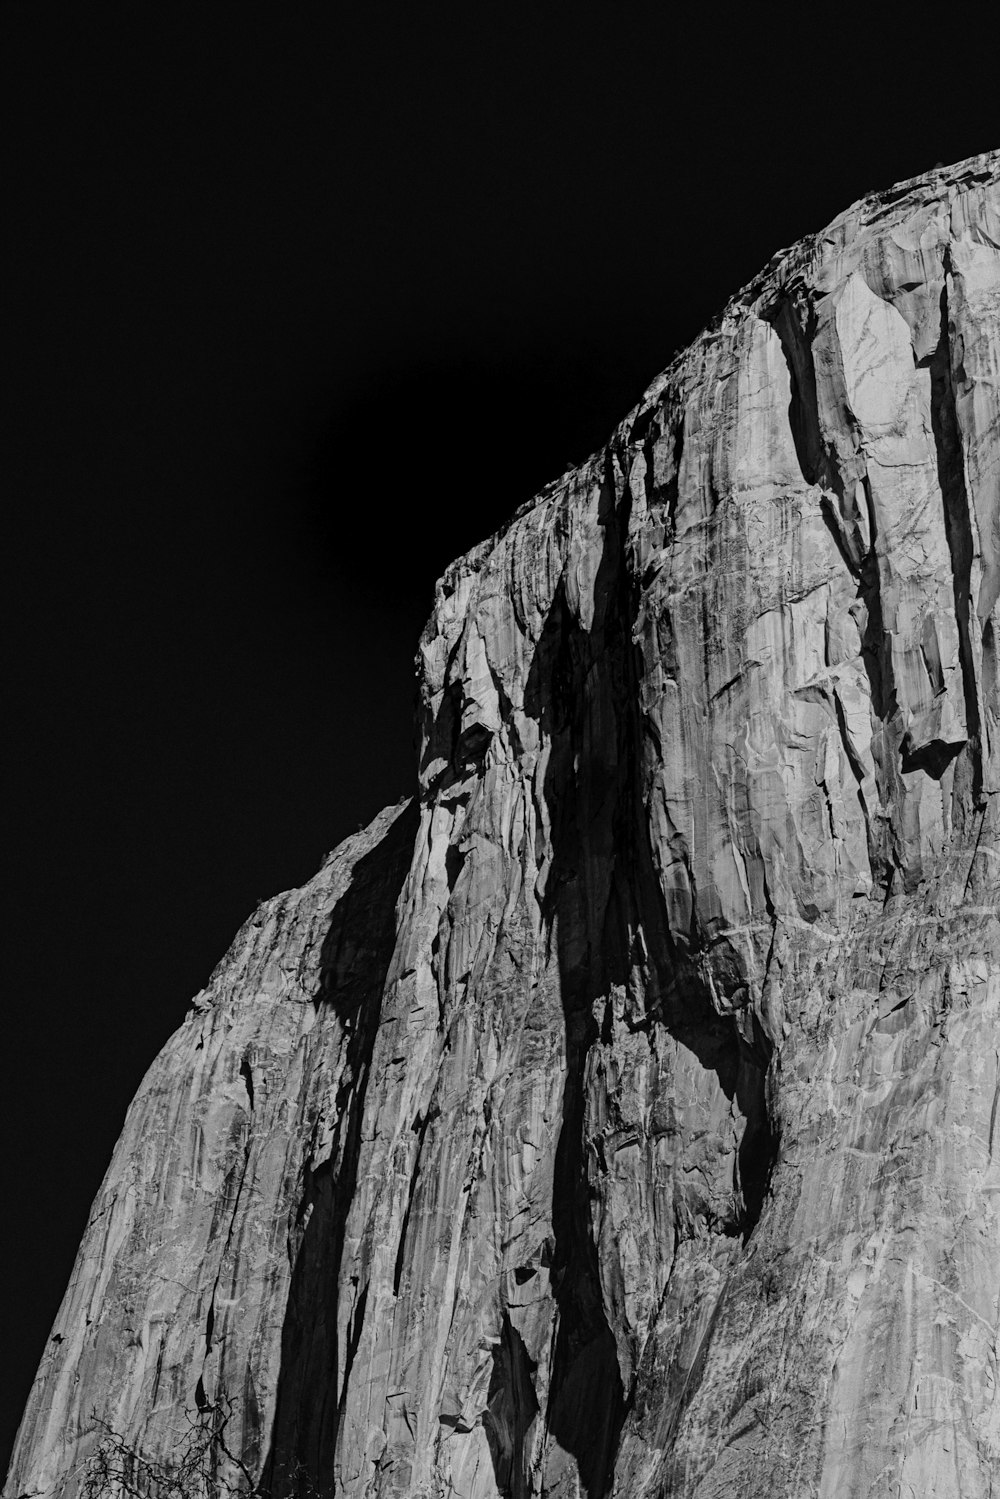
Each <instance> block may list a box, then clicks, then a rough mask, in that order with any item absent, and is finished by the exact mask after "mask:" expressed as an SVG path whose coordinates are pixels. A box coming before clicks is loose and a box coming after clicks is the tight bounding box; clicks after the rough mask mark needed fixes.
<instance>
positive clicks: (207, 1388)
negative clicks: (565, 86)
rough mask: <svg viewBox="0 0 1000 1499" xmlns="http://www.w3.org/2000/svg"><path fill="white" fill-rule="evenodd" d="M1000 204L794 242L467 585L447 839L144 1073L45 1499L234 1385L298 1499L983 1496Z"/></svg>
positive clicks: (30, 1442)
mask: <svg viewBox="0 0 1000 1499" xmlns="http://www.w3.org/2000/svg"><path fill="white" fill-rule="evenodd" d="M998 175H1000V156H996V155H994V156H988V157H978V158H975V159H974V160H972V161H969V162H966V163H964V164H962V165H961V166H958V167H955V168H952V169H949V170H942V171H936V172H934V173H932V174H930V175H929V176H927V177H924V178H920V179H917V180H915V181H913V182H909V183H904V184H902V185H900V186H899V187H897V188H895V189H893V190H892V191H891V192H888V193H883V194H880V195H877V196H873V197H870V198H868V199H866V200H865V201H864V202H862V203H860V204H857V205H855V207H853V208H851V209H850V210H849V211H848V212H847V213H846V214H844V215H843V216H842V217H841V218H839V219H837V220H835V222H834V223H833V224H832V225H830V227H829V228H828V229H826V230H824V231H823V232H822V233H821V234H818V235H816V236H815V237H814V238H812V239H809V240H806V241H804V242H803V243H802V244H800V245H798V246H796V247H795V248H794V249H792V250H790V251H787V252H783V253H782V254H780V255H779V256H777V257H775V259H774V260H773V261H772V263H771V265H770V266H769V267H768V268H767V270H766V271H765V272H764V273H763V274H762V275H761V276H760V278H759V279H758V280H757V281H756V282H754V283H753V284H752V285H751V286H749V287H748V288H746V289H745V290H744V292H742V293H741V294H740V296H739V297H737V298H736V299H735V300H734V301H733V302H732V303H731V304H730V306H729V307H728V308H727V309H726V311H725V313H724V314H723V316H722V317H721V318H720V319H719V321H718V323H717V324H716V325H715V326H713V327H712V328H710V329H709V330H708V331H706V332H705V333H704V334H703V335H702V336H701V337H700V338H699V339H698V340H697V341H696V342H695V344H694V345H693V346H692V347H691V348H690V349H689V350H687V351H686V352H685V353H684V354H683V355H681V356H680V357H679V358H678V359H676V360H675V362H674V363H673V364H672V365H671V367H670V368H669V370H668V371H667V372H666V373H665V374H664V375H663V376H662V377H661V378H660V379H659V380H657V381H656V383H655V384H654V385H653V387H652V388H651V389H650V390H649V392H648V393H647V394H646V396H645V397H644V398H643V400H642V402H641V403H640V405H639V406H638V407H637V408H636V409H635V410H634V411H633V412H632V413H630V415H629V416H628V417H627V418H626V420H625V421H624V422H623V423H622V425H621V426H620V427H619V428H618V430H617V431H616V432H615V433H614V435H613V437H612V438H611V440H610V442H609V443H608V445H607V447H606V448H605V449H604V450H603V451H602V452H600V453H598V454H596V455H595V456H594V457H593V458H592V459H590V460H589V461H588V462H587V463H585V464H584V465H583V466H582V467H581V468H580V469H578V470H576V471H574V472H572V473H567V474H566V475H564V476H563V478H561V479H560V480H558V481H557V482H556V483H554V484H552V485H550V486H549V487H548V488H547V489H545V490H544V491H543V492H542V493H541V494H540V495H539V496H538V497H537V498H536V499H535V500H533V501H532V502H531V503H530V504H529V505H527V506H526V507H524V508H523V509H522V510H521V511H520V512H519V513H518V514H517V515H516V516H515V517H514V519H513V521H512V522H511V523H510V525H509V526H508V527H507V528H506V529H505V530H504V531H503V532H502V533H501V534H500V535H498V536H496V537H494V538H493V539H492V540H491V541H488V542H485V543H484V544H483V545H481V546H480V547H478V548H476V549H475V550H474V551H473V552H471V553H470V554H469V555H468V556H467V557H465V558H463V559H462V560H461V561H459V562H457V563H456V564H455V565H454V566H453V567H452V568H451V569H450V570H449V571H448V573H447V574H446V575H445V577H444V579H443V580H442V581H441V583H440V584H439V586H438V591H437V600H436V605H435V609H434V613H433V616H432V618H431V621H430V623H429V625H428V627H427V630H426V632H425V634H424V637H423V639H422V641H421V645H420V656H419V668H420V681H421V691H422V704H423V748H422V759H421V794H420V799H419V805H418V806H414V807H404V808H400V809H395V810H392V811H389V812H386V813H383V814H382V815H381V817H379V818H378V819H376V821H375V822H374V823H373V824H372V826H371V827H370V828H369V829H368V830H367V831H366V832H365V833H363V834H360V835H359V836H358V837H356V838H352V839H349V840H348V842H347V843H346V844H344V845H343V846H342V847H341V848H340V849H339V850H337V852H336V853H335V854H334V855H332V856H331V858H330V860H329V861H328V863H327V864H326V865H325V866H324V868H323V869H322V870H321V871H320V873H319V875H317V877H316V878H315V879H314V880H313V881H312V882H311V883H310V884H309V885H307V886H305V888H304V889H303V890H301V891H298V892H294V893H293V894H291V895H286V896H281V897H279V898H277V899H276V900H274V901H270V902H268V903H267V904H265V905H264V906H262V907H261V909H260V910H259V911H258V912H257V914H256V915H255V916H254V917H253V918H252V919H251V921H250V922H249V923H248V925H247V926H246V927H245V928H244V930H243V931H242V932H241V934H240V936H239V937H238V938H237V940H236V944H235V945H234V947H233V949H232V951H231V953H230V954H229V956H228V957H227V958H226V960H225V961H224V963H223V964H222V965H221V966H220V968H219V970H218V971H217V973H216V974H215V976H214V978H213V980H212V983H211V984H210V986H209V988H208V989H207V990H206V991H205V992H204V993H203V994H202V995H200V996H199V997H198V999H197V1000H196V1002H195V1006H194V1009H193V1010H192V1012H191V1014H190V1016H189V1017H188V1019H187V1021H186V1022H185V1024H184V1025H183V1027H182V1028H181V1030H180V1031H179V1032H178V1033H177V1035H176V1036H175V1037H174V1039H173V1040H172V1041H171V1043H170V1044H169V1046H168V1047H167V1049H166V1050H165V1051H164V1053H163V1054H162V1055H161V1056H160V1057H159V1058H158V1059H157V1061H156V1063H155V1064H154V1066H153V1068H152V1070H151V1071H150V1073H149V1076H148V1077H147V1079H146V1081H145V1082H144V1084H143V1086H142V1089H141V1090H140V1093H139V1096H138V1097H137V1099H136V1101H135V1103H134V1104H133V1106H132V1109H131V1112H130V1114H129V1116H128V1120H127V1122H126V1125H125V1130H124V1133H123V1135H122V1140H121V1143H120V1145H119V1147H118V1150H117V1153H116V1155H115V1158H114V1161H113V1163H112V1166H111V1169H110V1171H109V1174H108V1177H107V1180H106V1182H105V1184H104V1186H103V1187H102V1189H101V1192H100V1195H99V1197H98V1200H97V1203H96V1205H95V1209H94V1214H93V1218H92V1220H91V1223H90V1225H89V1227H88V1229H87V1234H86V1237H85V1239H84V1243H83V1246H82V1248H81V1251H80V1257H79V1260H78V1263H77V1266H76V1269H75V1271H74V1274H73V1279H72V1282H71V1285H70V1289H69V1291H68V1292H67V1296H66V1300H65V1302H64V1305H63V1307H62V1309H61V1311H60V1313H59V1317H58V1320H57V1323H56V1327H55V1331H54V1335H53V1341H52V1343H51V1345H50V1351H49V1353H48V1354H47V1356H46V1359H45V1361H44V1363H43V1366H42V1368H41V1370H40V1372H39V1375H38V1379H37V1383H36V1385H35V1388H34V1391H33V1393H32V1397H31V1401H30V1404H29V1407H28V1411H27V1414H26V1416H25V1420H24V1425H23V1428H22V1431H21V1435H20V1439H19V1445H18V1448H17V1452H16V1455H15V1460H14V1466H13V1470H12V1476H11V1479H10V1481H9V1487H8V1489H7V1491H6V1492H7V1494H8V1495H9V1496H14V1495H21V1494H25V1493H30V1494H44V1495H55V1494H66V1495H70V1496H71V1495H73V1494H74V1493H75V1492H76V1491H77V1488H78V1484H79V1473H80V1472H81V1471H82V1469H81V1464H85V1461H86V1458H87V1454H88V1451H89V1450H92V1447H93V1443H94V1441H95V1437H94V1434H93V1425H92V1411H93V1409H94V1408H95V1407H96V1410H97V1413H98V1414H99V1415H100V1416H101V1417H102V1418H104V1419H106V1420H107V1421H109V1422H110V1423H111V1424H112V1425H113V1426H115V1427H116V1429H118V1430H121V1431H124V1432H127V1433H128V1434H129V1436H130V1437H133V1438H134V1439H135V1440H136V1442H138V1443H140V1444H142V1445H144V1446H145V1447H146V1449H147V1450H148V1451H150V1452H151V1453H159V1454H161V1455H162V1454H166V1453H169V1450H170V1448H171V1444H173V1443H175V1442H176V1441H177V1438H178V1435H179V1433H180V1432H181V1431H182V1430H183V1411H184V1408H185V1406H189V1407H190V1406H193V1405H195V1403H196V1402H197V1403H201V1404H205V1403H210V1402H212V1401H214V1400H216V1399H218V1398H219V1396H220V1394H223V1393H225V1394H227V1395H228V1396H229V1397H230V1398H231V1399H232V1400H233V1401H234V1402H235V1404H236V1408H237V1410H238V1414H239V1421H240V1426H241V1438H242V1443H243V1446H242V1451H243V1454H244V1457H245V1460H246V1462H247V1463H248V1464H249V1465H250V1467H251V1468H252V1469H253V1470H254V1471H255V1472H258V1471H259V1472H262V1473H263V1475H264V1477H265V1479H266V1480H268V1481H270V1482H271V1484H272V1488H273V1490H274V1492H275V1493H276V1494H281V1493H288V1492H303V1493H304V1492H306V1487H307V1480H308V1478H309V1475H311V1481H312V1482H313V1483H314V1485H315V1486H316V1487H318V1489H319V1491H320V1492H322V1493H337V1494H343V1495H345V1496H352V1499H354V1496H357V1499H360V1496H362V1495H364V1496H374V1495H378V1496H388V1495H400V1496H402V1495H408V1496H414V1499H415V1496H418V1495H419V1496H431V1495H434V1496H444V1495H454V1496H461V1499H486V1496H491V1495H496V1494H504V1495H510V1496H514V1499H522V1496H528V1495H533V1494H545V1495H552V1496H564V1495H565V1496H570V1495H578V1494H585V1495H587V1496H588V1499H603V1496H604V1495H606V1494H614V1495H616V1496H621V1499H626V1496H627V1499H643V1496H660V1495H663V1496H668V1495H669V1496H678V1499H680V1496H685V1499H686V1496H695V1495H697V1496H699V1499H709V1496H714V1495H723V1494H725V1495H730V1494H732V1493H738V1494H742V1495H746V1496H748V1499H752V1496H765V1495H766V1496H769V1499H771V1496H773V1499H779V1496H787V1499H804V1496H808V1495H812V1496H823V1499H832V1496H834V1495H836V1496H838V1499H848V1496H874V1495H886V1496H888V1495H893V1496H896V1495H902V1496H906V1495H919V1496H929V1495H954V1496H957V1495H963V1496H984V1499H985V1496H987V1495H989V1494H991V1493H992V1492H993V1487H994V1479H996V1478H1000V1402H998V1399H997V1378H998V1368H997V1357H998V1347H997V1341H998V1310H1000V1233H998V1197H1000V1127H998V1120H997V1115H998V1098H1000V922H998V894H1000V795H998V793H1000V693H998V680H997V671H998V667H997V638H996V631H997V612H998V611H997V608H996V602H997V596H998V592H1000V404H998V375H1000V187H998ZM74 1474H75V1475H77V1476H75V1477H74ZM293 1474H294V1475H296V1476H295V1477H294V1478H292V1477H290V1476H289V1475H293Z"/></svg>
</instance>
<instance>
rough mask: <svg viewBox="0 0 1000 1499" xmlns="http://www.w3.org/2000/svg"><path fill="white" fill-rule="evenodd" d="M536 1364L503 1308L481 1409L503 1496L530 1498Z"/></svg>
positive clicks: (535, 1402)
mask: <svg viewBox="0 0 1000 1499" xmlns="http://www.w3.org/2000/svg"><path fill="white" fill-rule="evenodd" d="M536 1368H537V1366H536V1365H535V1364H534V1363H533V1362H532V1360H531V1359H530V1358H529V1356H528V1350H527V1349H526V1348H525V1346H524V1339H523V1338H522V1337H521V1335H520V1333H519V1332H518V1331H517V1329H516V1328H515V1327H514V1326H513V1324H512V1323H511V1320H510V1317H509V1315H508V1314H507V1313H506V1312H505V1313H504V1316H503V1321H502V1325H501V1332H500V1342H499V1344H498V1346H497V1348H496V1349H495V1350H494V1353H493V1372H492V1374H491V1376H490V1383H489V1389H488V1391H487V1395H486V1410H485V1411H484V1412H483V1428H484V1430H485V1432H486V1440H487V1442H488V1444H489V1450H490V1458H491V1460H492V1463H493V1471H494V1474H495V1475H496V1482H497V1489H498V1490H499V1492H500V1493H501V1494H502V1495H503V1496H504V1499H530V1496H531V1492H532V1490H531V1465H530V1445H529V1438H530V1433H531V1429H532V1427H533V1425H534V1422H535V1418H536V1416H537V1415H538V1397H537V1395H536V1393H535V1386H534V1374H535V1371H536Z"/></svg>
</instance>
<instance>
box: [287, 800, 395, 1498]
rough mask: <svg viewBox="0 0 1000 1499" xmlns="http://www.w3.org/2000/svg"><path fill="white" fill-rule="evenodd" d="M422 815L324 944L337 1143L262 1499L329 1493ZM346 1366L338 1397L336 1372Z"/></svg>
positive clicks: (297, 1247) (303, 1279) (327, 1164)
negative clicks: (370, 1137) (384, 1030)
mask: <svg viewBox="0 0 1000 1499" xmlns="http://www.w3.org/2000/svg"><path fill="white" fill-rule="evenodd" d="M417 823H418V809H417V806H416V804H415V803H411V804H410V806H409V807H407V808H406V809H405V810H404V811H403V812H401V813H400V814H399V815H398V816H397V817H396V819H395V821H394V822H393V823H392V824H391V825H390V827H389V828H388V829H387V830H386V832H385V834H384V836H383V838H382V841H381V842H380V843H379V844H378V845H377V846H376V847H375V848H373V849H372V850H371V852H370V853H368V854H366V855H365V856H364V857H363V858H361V859H359V860H358V862H357V863H356V864H355V866H354V869H353V872H352V876H351V883H350V885H349V886H348V888H347V890H346V891H345V893H344V894H343V895H342V896H341V898H340V900H339V901H338V902H337V905H336V907H335V908H334V911H333V914H332V917H331V920H330V926H329V928H328V930H327V933H326V936H325V938H324V941H323V947H322V952H321V958H320V982H319V985H318V988H317V992H316V995H315V996H314V1003H315V1005H316V1007H317V1009H323V1008H327V1007H328V1008H329V1009H331V1010H332V1011H333V1012H334V1013H335V1014H336V1016H337V1019H338V1020H339V1022H340V1025H341V1026H342V1028H343V1035H344V1041H345V1056H344V1060H343V1065H342V1069H341V1072H340V1078H339V1083H338V1087H337V1095H336V1099H335V1101H334V1106H333V1116H334V1118H335V1120H336V1131H335V1136H334V1140H333V1144H332V1147H331V1149H330V1151H329V1154H328V1155H326V1156H325V1157H324V1159H323V1160H322V1161H319V1162H314V1161H313V1160H312V1159H311V1158H307V1160H306V1161H305V1162H304V1165H303V1191H302V1197H301V1201H300V1204H299V1211H298V1216H297V1224H298V1226H297V1228H296V1235H298V1236H300V1237H299V1239H298V1243H297V1244H294V1243H293V1245H291V1246H290V1249H291V1250H292V1252H293V1253H294V1267H293V1270H292V1281H291V1287H290V1290H289V1295H288V1301H287V1306H286V1313H285V1322H284V1327H283V1329H282V1338H281V1366H280V1372H279V1376H278V1391H277V1399H276V1408H275V1416H274V1422H273V1426H272V1437H271V1447H270V1450H269V1452H268V1456H267V1459H266V1462H265V1464H264V1469H263V1480H262V1484H263V1491H264V1492H265V1493H266V1494H268V1495H273V1499H291V1496H295V1495H301V1496H306V1495H314V1494H318V1493H320V1494H325V1493H332V1492H333V1478H332V1475H333V1473H334V1468H335V1449H336V1440H337V1431H338V1428H339V1424H340V1418H341V1412H342V1405H343V1399H344V1398H345V1396H346V1392H347V1389H348V1387H349V1378H350V1372H351V1367H352V1365H353V1361H354V1358H355V1355H356V1353H357V1349H358V1345H359V1341H360V1337H361V1333H362V1330H363V1326H364V1314H365V1306H366V1288H365V1287H364V1286H361V1287H360V1289H358V1282H357V1278H356V1277H353V1276H352V1277H350V1278H349V1280H348V1281H347V1282H346V1283H345V1284H343V1285H342V1284H341V1276H342V1271H343V1256H344V1234H345V1229H346V1224H347V1216H348V1213H349V1211H350V1207H351V1203H352V1201H353V1199H354V1196H355V1192H356V1188H357V1180H358V1166H359V1160H360V1154H361V1127H362V1121H363V1115H364V1106H365V1097H366V1094H367V1088H368V1080H369V1072H370V1067H371V1060H372V1052H373V1048H374V1044H375V1037H376V1034H377V1031H378V1021H379V1014H380V1011H381V1004H382V995H383V990H384V987H385V981H386V975H387V973H388V968H389V962H390V960H391V957H392V951H393V947H394V943H395V932H396V920H395V911H396V901H397V899H398V897H399V893H400V891H401V889H402V886H403V882H404V880H405V878H406V875H407V872H408V870H409V867H410V861H411V858H412V853H413V845H414V839H415V836H416V831H417ZM350 1288H353V1289H354V1290H355V1292H356V1302H355V1305H354V1308H353V1313H352V1317H351V1320H350V1323H349V1326H348V1336H347V1346H346V1348H344V1349H340V1348H339V1346H338V1331H337V1328H338V1312H339V1308H338V1298H339V1297H340V1296H341V1295H342V1294H344V1292H345V1290H348V1289H350ZM341 1365H342V1376H341V1380H340V1388H338V1368H339V1367H340V1366H341Z"/></svg>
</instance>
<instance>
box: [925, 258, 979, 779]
mask: <svg viewBox="0 0 1000 1499" xmlns="http://www.w3.org/2000/svg"><path fill="white" fill-rule="evenodd" d="M944 273H945V280H944V284H943V286H942V287H941V331H940V335H939V337H938V343H937V347H936V349H935V350H934V353H933V354H932V355H931V358H930V361H929V369H930V377H931V428H932V431H933V433H934V449H935V453H936V456H937V474H938V486H939V488H940V490H941V502H942V505H943V507H944V530H945V536H946V538H947V542H948V551H949V553H950V556H951V577H952V587H953V590H954V599H955V623H956V625H957V627H958V656H959V663H960V665H961V670H962V692H963V697H964V702H965V725H966V732H967V734H968V744H969V750H970V754H971V757H972V781H973V798H974V800H976V801H978V800H979V796H980V792H981V787H982V753H981V748H980V744H981V738H980V735H981V725H980V721H979V697H978V693H977V690H976V667H975V660H974V656H973V649H972V639H971V623H972V614H973V609H972V560H973V556H974V553H975V547H974V542H973V536H972V522H971V519H970V517H969V497H968V494H967V491H966V487H965V464H964V460H963V456H962V439H961V433H960V430H959V425H958V412H957V410H956V406H955V385H954V373H953V370H952V362H951V327H950V319H949V313H948V276H949V275H950V274H951V261H950V257H949V256H948V254H947V253H946V254H945V259H944ZM935 747H936V748H937V749H938V750H939V751H940V752H939V753H938V754H937V755H935V756H934V763H935V764H937V763H939V762H940V761H941V759H942V756H943V755H945V752H947V754H946V757H945V758H944V760H943V764H944V765H947V764H948V763H949V761H950V760H951V759H953V758H954V757H955V756H956V755H958V754H959V753H960V752H961V750H962V749H963V748H964V746H963V745H962V744H948V745H945V744H944V743H939V742H937V741H936V742H935V745H934V746H928V748H929V749H934V748H935ZM920 768H921V769H923V768H924V767H923V766H921V767H920ZM940 773H941V772H940V771H939V772H938V775H940ZM929 774H932V775H933V774H934V770H933V769H931V770H929Z"/></svg>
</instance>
